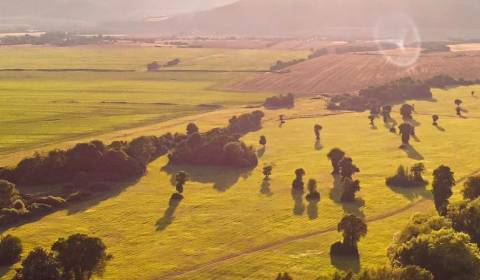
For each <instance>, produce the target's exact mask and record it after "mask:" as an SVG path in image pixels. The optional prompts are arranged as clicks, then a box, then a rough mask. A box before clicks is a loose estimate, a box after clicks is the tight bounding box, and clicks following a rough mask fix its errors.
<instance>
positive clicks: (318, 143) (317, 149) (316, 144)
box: [313, 140, 323, 151]
mask: <svg viewBox="0 0 480 280" xmlns="http://www.w3.org/2000/svg"><path fill="white" fill-rule="evenodd" d="M313 148H314V149H315V150H316V151H321V150H322V149H323V145H322V142H321V141H320V140H317V141H315V145H314V146H313Z"/></svg>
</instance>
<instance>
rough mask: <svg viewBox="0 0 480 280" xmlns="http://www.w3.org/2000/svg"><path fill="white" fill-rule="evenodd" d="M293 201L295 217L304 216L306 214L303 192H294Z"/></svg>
mask: <svg viewBox="0 0 480 280" xmlns="http://www.w3.org/2000/svg"><path fill="white" fill-rule="evenodd" d="M292 199H293V215H295V216H302V215H303V213H304V212H305V204H304V203H303V191H298V190H292Z"/></svg>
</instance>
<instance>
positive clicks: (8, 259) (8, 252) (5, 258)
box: [0, 235, 23, 266]
mask: <svg viewBox="0 0 480 280" xmlns="http://www.w3.org/2000/svg"><path fill="white" fill-rule="evenodd" d="M22 251H23V247H22V241H21V240H20V238H18V237H15V236H11V235H6V236H3V237H2V238H1V239H0V266H7V265H12V264H14V263H16V262H18V261H20V256H21V254H22Z"/></svg>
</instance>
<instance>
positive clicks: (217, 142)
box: [168, 111, 264, 168]
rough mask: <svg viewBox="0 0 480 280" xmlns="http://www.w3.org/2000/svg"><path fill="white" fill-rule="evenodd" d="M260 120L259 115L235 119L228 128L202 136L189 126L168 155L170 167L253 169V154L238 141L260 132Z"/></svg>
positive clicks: (254, 159) (250, 148)
mask: <svg viewBox="0 0 480 280" xmlns="http://www.w3.org/2000/svg"><path fill="white" fill-rule="evenodd" d="M263 117H264V114H263V112H261V111H255V112H253V113H250V114H243V115H240V116H238V117H236V116H235V117H233V118H231V119H230V121H229V125H228V127H226V128H215V129H212V130H210V131H208V132H206V133H202V134H200V133H199V132H198V128H197V127H196V126H195V125H194V124H190V125H189V127H188V128H187V135H181V136H179V139H180V141H179V142H178V144H177V145H176V146H175V148H174V149H173V150H172V151H171V153H170V154H169V156H168V157H169V160H170V164H195V165H221V166H234V167H242V168H243V167H255V166H257V164H258V158H257V155H256V153H255V150H254V149H253V147H250V146H247V145H246V144H245V143H243V142H242V141H240V137H241V136H242V135H244V134H246V133H248V132H251V131H255V130H258V129H260V128H261V122H262V118H263Z"/></svg>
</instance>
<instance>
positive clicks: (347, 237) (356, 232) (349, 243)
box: [338, 215, 367, 249]
mask: <svg viewBox="0 0 480 280" xmlns="http://www.w3.org/2000/svg"><path fill="white" fill-rule="evenodd" d="M338 231H339V232H342V234H343V245H344V246H345V247H347V248H351V249H356V248H357V243H358V242H359V241H360V239H361V238H362V237H364V236H365V235H367V224H366V223H365V222H364V221H363V220H362V219H360V218H358V217H357V216H355V215H348V216H345V217H343V219H342V220H341V221H340V223H339V224H338Z"/></svg>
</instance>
